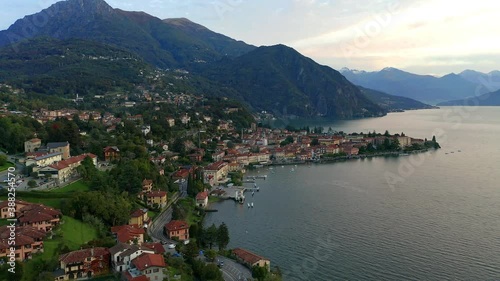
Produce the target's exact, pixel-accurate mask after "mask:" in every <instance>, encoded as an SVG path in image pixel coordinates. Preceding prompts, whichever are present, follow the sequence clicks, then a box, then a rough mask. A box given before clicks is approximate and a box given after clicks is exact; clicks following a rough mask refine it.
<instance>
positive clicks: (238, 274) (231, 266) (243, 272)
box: [217, 256, 253, 281]
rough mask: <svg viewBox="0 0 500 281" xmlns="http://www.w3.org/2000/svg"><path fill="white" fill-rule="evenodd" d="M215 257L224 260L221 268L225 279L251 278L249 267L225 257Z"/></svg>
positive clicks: (238, 280)
mask: <svg viewBox="0 0 500 281" xmlns="http://www.w3.org/2000/svg"><path fill="white" fill-rule="evenodd" d="M217 259H218V260H219V261H223V262H224V266H222V268H221V270H222V277H223V278H224V280H225V281H241V280H253V279H252V273H251V272H250V269H248V268H246V267H245V266H243V265H241V264H239V263H237V262H235V261H233V260H231V259H228V258H226V257H222V256H218V257H217Z"/></svg>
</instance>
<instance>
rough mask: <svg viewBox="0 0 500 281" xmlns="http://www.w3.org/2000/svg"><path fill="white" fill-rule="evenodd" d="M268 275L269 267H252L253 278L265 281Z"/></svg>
mask: <svg viewBox="0 0 500 281" xmlns="http://www.w3.org/2000/svg"><path fill="white" fill-rule="evenodd" d="M268 273H269V271H268V270H267V267H262V266H257V265H256V266H254V267H252V277H253V278H256V279H257V280H259V281H264V279H266V276H267V274H268Z"/></svg>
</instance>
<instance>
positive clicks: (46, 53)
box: [0, 38, 153, 97]
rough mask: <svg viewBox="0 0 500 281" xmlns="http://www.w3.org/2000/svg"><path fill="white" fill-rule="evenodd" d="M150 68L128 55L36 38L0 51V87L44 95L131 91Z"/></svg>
mask: <svg viewBox="0 0 500 281" xmlns="http://www.w3.org/2000/svg"><path fill="white" fill-rule="evenodd" d="M152 69H153V68H152V67H151V66H150V65H148V64H147V63H145V62H144V61H143V60H142V59H141V58H140V57H137V56H135V55H134V54H131V53H130V52H127V51H124V50H122V49H118V48H115V47H111V46H108V45H104V44H100V43H96V42H90V41H84V40H64V41H61V40H57V39H51V38H38V39H32V40H29V41H24V42H22V43H20V44H19V45H18V46H17V51H14V50H13V49H12V48H9V47H5V48H2V49H0V83H5V84H10V85H13V86H15V87H18V88H23V89H24V90H25V91H27V92H35V93H40V94H47V95H57V96H66V97H67V96H69V95H70V96H71V97H74V95H75V94H79V95H81V96H84V95H88V94H103V93H106V92H108V91H111V90H114V89H123V90H125V89H128V90H131V89H133V88H134V87H135V86H134V85H136V84H140V83H144V82H146V79H145V78H144V76H143V75H141V72H143V73H144V72H148V71H152Z"/></svg>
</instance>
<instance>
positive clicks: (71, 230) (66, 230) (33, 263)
mask: <svg viewBox="0 0 500 281" xmlns="http://www.w3.org/2000/svg"><path fill="white" fill-rule="evenodd" d="M63 222H64V223H63V224H61V225H60V226H59V227H58V228H57V229H56V231H55V232H56V236H54V237H55V238H53V239H45V240H44V241H43V245H44V251H43V253H42V254H38V255H35V256H34V257H33V259H32V260H30V261H29V262H27V263H26V264H25V266H24V274H23V279H22V280H23V281H24V280H25V281H32V280H36V277H37V276H35V275H36V274H37V273H38V270H37V269H36V267H37V266H38V265H39V264H40V262H42V261H43V262H48V261H50V260H51V259H53V258H54V257H56V258H57V257H58V256H59V252H58V251H59V250H58V249H59V247H60V245H66V246H68V248H69V249H70V250H78V249H80V246H81V245H82V244H85V243H87V242H89V241H91V240H93V239H96V238H97V231H96V230H95V229H94V228H93V227H92V226H91V225H89V224H86V223H83V222H81V221H79V220H76V219H74V218H71V217H67V216H63Z"/></svg>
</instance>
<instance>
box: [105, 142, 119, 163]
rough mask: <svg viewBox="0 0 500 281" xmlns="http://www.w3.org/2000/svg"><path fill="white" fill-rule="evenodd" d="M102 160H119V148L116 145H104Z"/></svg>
mask: <svg viewBox="0 0 500 281" xmlns="http://www.w3.org/2000/svg"><path fill="white" fill-rule="evenodd" d="M103 150H104V161H106V162H111V161H115V160H120V149H118V147H116V146H106V147H105V148H104V149H103Z"/></svg>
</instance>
